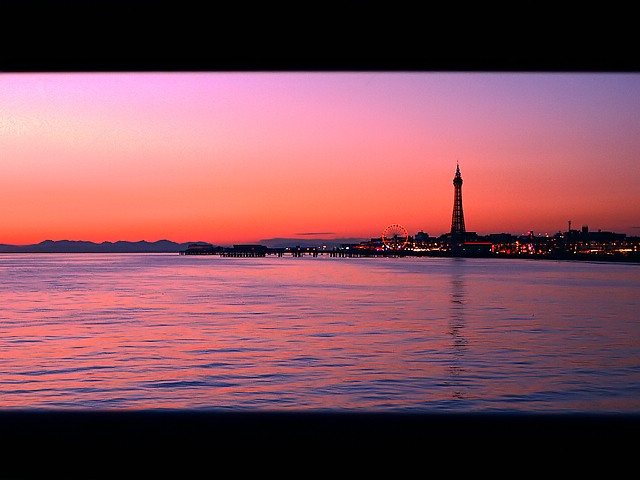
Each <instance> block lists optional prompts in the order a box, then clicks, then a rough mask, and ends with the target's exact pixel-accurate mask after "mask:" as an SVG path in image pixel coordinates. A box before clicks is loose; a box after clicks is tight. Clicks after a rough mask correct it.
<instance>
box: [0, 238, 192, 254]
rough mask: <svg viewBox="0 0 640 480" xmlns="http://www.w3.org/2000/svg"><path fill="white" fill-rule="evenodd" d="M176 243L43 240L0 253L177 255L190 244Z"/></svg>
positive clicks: (0, 247)
mask: <svg viewBox="0 0 640 480" xmlns="http://www.w3.org/2000/svg"><path fill="white" fill-rule="evenodd" d="M192 243H198V242H188V243H176V242H172V241H170V240H158V241H156V242H147V241H146V240H141V241H139V242H128V241H117V242H102V243H94V242H86V241H78V240H57V241H54V240H45V241H44V242H40V243H38V244H35V245H2V244H0V253H178V252H180V251H182V250H185V249H186V248H187V247H188V246H189V245H190V244H192Z"/></svg>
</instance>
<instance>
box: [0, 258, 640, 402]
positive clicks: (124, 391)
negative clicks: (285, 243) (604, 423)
mask: <svg viewBox="0 0 640 480" xmlns="http://www.w3.org/2000/svg"><path fill="white" fill-rule="evenodd" d="M0 278H2V283H1V284H0V301H1V303H0V305H1V307H0V349H1V351H2V356H1V357H0V372H1V373H0V408H1V409H9V410H11V409H25V408H27V409H31V408H35V409H40V408H55V409H67V408H69V409H78V408H80V409H176V408H177V409H195V410H220V411H229V410H232V411H265V410H287V411H366V412H380V411H384V412H436V413H437V412H525V413H535V412H559V413H571V412H594V413H633V414H636V413H640V294H639V292H640V265H634V264H615V263H595V262H594V263H591V262H568V261H564V262H562V261H547V260H544V261H538V260H515V259H464V258H330V257H322V256H321V257H318V258H313V257H303V258H292V257H283V258H277V257H266V258H220V257H218V256H181V255H178V254H36V255H31V254H8V255H7V254H5V255H0Z"/></svg>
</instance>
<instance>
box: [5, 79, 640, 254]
mask: <svg viewBox="0 0 640 480" xmlns="http://www.w3.org/2000/svg"><path fill="white" fill-rule="evenodd" d="M0 92H1V94H0V158H1V166H2V175H0V218H2V228H0V243H7V244H31V243H38V242H41V241H43V240H46V239H52V240H62V239H68V240H90V241H95V242H102V241H116V240H131V241H137V240H147V241H155V240H160V239H169V240H173V241H177V242H188V241H197V240H201V241H208V242H211V243H213V244H218V245H230V244H233V243H249V242H257V241H259V240H261V239H267V238H273V237H295V236H298V235H299V234H304V233H313V232H330V233H326V234H324V235H318V236H322V237H325V238H334V237H339V238H342V237H357V238H363V239H368V238H372V237H379V236H380V234H381V232H382V230H383V229H384V228H385V227H386V226H387V225H390V224H392V223H399V224H402V225H403V226H405V227H406V228H407V230H408V231H409V233H410V234H415V233H417V232H418V231H421V230H422V231H424V232H426V233H429V234H430V235H432V236H438V235H440V234H442V233H445V232H447V231H448V230H449V229H450V226H451V213H452V209H453V185H452V179H453V176H454V173H455V168H456V162H457V161H458V162H459V163H460V169H461V172H462V178H463V179H464V185H463V202H464V214H465V221H466V227H467V230H469V231H475V232H478V233H479V234H488V233H501V232H508V233H514V234H521V233H524V232H526V231H528V230H533V231H534V232H536V233H549V234H554V233H556V232H557V231H560V230H562V231H565V230H566V229H567V222H568V221H569V220H571V221H572V227H574V228H580V227H581V226H582V225H588V226H589V228H590V229H591V230H597V229H602V230H605V231H615V232H620V233H626V234H628V235H640V188H639V187H640V157H639V155H640V113H639V112H640V74H633V73H632V74H629V73H620V74H614V73H582V74H579V73H578V74H575V73H567V74H564V73H548V74H547V73H531V74H529V73H436V72H424V73H420V72H417V73H416V72H412V73H401V72H357V73H350V72H344V73H342V72H326V73H316V72H314V73H311V72H309V73H305V72H295V73H270V72H264V73H260V72H238V73H221V72H212V73H187V72H184V73H66V74H63V73H52V74H47V73H22V74H21V73H5V74H0Z"/></svg>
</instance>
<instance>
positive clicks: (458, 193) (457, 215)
mask: <svg viewBox="0 0 640 480" xmlns="http://www.w3.org/2000/svg"><path fill="white" fill-rule="evenodd" d="M453 187H454V191H453V215H452V217H451V235H452V236H454V235H455V236H460V235H464V233H465V232H466V230H465V227H464V213H463V211H462V176H461V175H460V164H459V163H458V161H456V175H455V177H453Z"/></svg>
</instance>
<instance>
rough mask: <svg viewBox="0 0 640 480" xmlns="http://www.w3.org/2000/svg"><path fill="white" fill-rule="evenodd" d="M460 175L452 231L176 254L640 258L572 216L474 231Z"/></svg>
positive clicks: (630, 244) (624, 240)
mask: <svg viewBox="0 0 640 480" xmlns="http://www.w3.org/2000/svg"><path fill="white" fill-rule="evenodd" d="M462 184H463V180H462V174H461V172H460V165H459V164H457V165H456V172H455V175H454V178H453V186H454V202H453V213H452V218H451V230H450V231H449V232H447V233H444V234H442V235H440V236H437V237H432V236H430V235H429V234H428V233H425V232H423V231H420V232H418V233H416V234H415V235H409V233H408V231H407V230H406V228H404V227H403V226H402V225H400V224H391V225H388V226H387V227H386V228H385V229H384V230H383V231H382V233H381V235H380V237H377V238H371V239H370V240H367V241H363V242H360V243H342V244H340V245H338V246H334V247H328V246H326V245H319V246H301V245H289V246H279V247H274V246H268V245H263V244H238V245H234V246H233V247H223V246H214V245H212V244H209V243H202V242H199V243H192V244H190V245H189V246H188V247H187V248H186V249H185V250H181V251H180V252H179V253H180V254H181V255H220V256H224V257H265V256H267V255H276V256H280V257H282V256H285V255H289V256H294V257H301V256H304V255H311V256H314V257H317V256H321V255H328V256H331V257H378V256H383V257H388V256H394V257H405V256H420V257H422V256H430V257H450V256H459V257H500V258H514V257H515V258H545V259H573V260H599V261H600V260H604V261H636V262H637V261H640V237H632V236H627V235H626V234H624V233H615V232H608V231H601V230H598V231H590V230H589V227H588V226H587V225H582V227H581V229H579V230H578V229H574V228H572V226H571V220H569V221H568V222H567V225H568V228H567V230H566V231H565V232H558V233H556V234H555V235H548V234H545V235H536V234H535V232H533V231H529V232H527V233H526V234H525V235H514V234H511V233H492V234H489V235H478V234H477V233H476V232H472V231H468V230H467V229H466V226H465V220H464V209H463V204H462Z"/></svg>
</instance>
